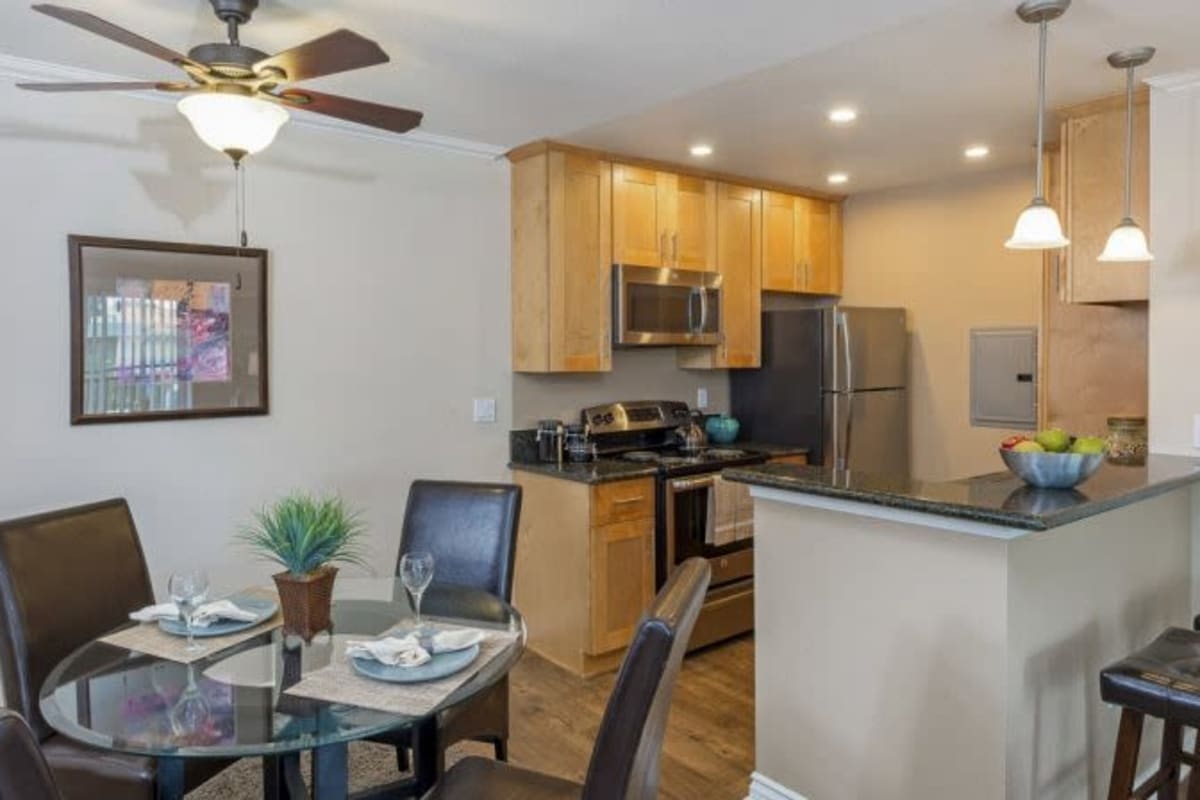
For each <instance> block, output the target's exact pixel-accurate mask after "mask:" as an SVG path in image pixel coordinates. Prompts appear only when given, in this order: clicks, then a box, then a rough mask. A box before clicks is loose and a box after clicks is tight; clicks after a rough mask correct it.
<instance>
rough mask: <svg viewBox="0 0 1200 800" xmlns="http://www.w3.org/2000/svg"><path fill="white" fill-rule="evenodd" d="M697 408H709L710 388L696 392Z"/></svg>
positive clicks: (703, 388)
mask: <svg viewBox="0 0 1200 800" xmlns="http://www.w3.org/2000/svg"><path fill="white" fill-rule="evenodd" d="M696 408H708V388H707V387H705V386H701V387H700V388H699V389H697V390H696Z"/></svg>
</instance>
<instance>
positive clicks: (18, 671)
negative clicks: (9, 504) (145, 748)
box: [0, 499, 228, 800]
mask: <svg viewBox="0 0 1200 800" xmlns="http://www.w3.org/2000/svg"><path fill="white" fill-rule="evenodd" d="M153 601H154V592H153V591H152V589H151V587H150V574H149V572H148V570H147V569H146V559H145V556H144V555H143V554H142V545H141V542H140V541H139V539H138V535H137V529H136V528H135V527H134V524H133V516H132V515H131V514H130V513H129V506H128V505H127V504H126V502H125V500H123V499H116V500H106V501H104V502H100V503H94V504H91V505H85V506H78V507H75V508H68V509H63V510H59V511H52V512H49V513H46V514H39V515H36V516H31V517H24V518H21V519H14V520H9V521H7V522H0V673H2V675H3V685H4V697H5V700H6V702H7V704H8V705H9V706H11V707H13V708H14V709H15V710H17V711H18V712H19V713H20V714H21V715H22V716H23V717H25V719H26V720H27V721H28V723H29V726H30V728H31V729H32V730H33V733H34V735H35V737H36V738H37V740H38V742H39V744H40V745H41V750H42V753H43V754H44V755H45V758H46V761H47V762H48V763H49V765H50V770H51V772H52V773H53V775H54V779H55V781H56V782H57V784H58V789H59V791H60V792H61V793H62V795H63V796H64V797H66V798H67V800H93V799H94V798H101V797H102V798H105V800H126V798H128V799H129V800H151V798H153V797H154V796H155V793H156V783H157V781H156V777H157V771H156V761H155V760H154V759H153V758H147V757H142V756H133V755H125V754H121V753H114V752H108V751H102V750H99V749H95V748H91V747H88V746H86V745H83V744H80V743H78V742H75V741H74V740H71V739H68V738H66V737H65V736H61V735H59V734H57V733H55V731H54V729H53V728H51V727H50V726H49V725H48V724H47V723H46V720H45V719H43V718H42V715H41V712H40V711H39V710H38V692H39V690H40V688H41V686H42V683H43V682H44V681H45V679H46V677H47V676H48V675H49V673H50V672H51V671H52V670H53V669H54V666H55V665H56V664H58V662H59V661H61V660H62V659H63V658H65V657H66V656H67V655H69V654H70V653H71V652H72V651H74V650H75V649H76V648H78V647H80V646H81V645H83V644H85V643H86V642H88V641H90V640H92V639H95V638H97V637H99V636H102V635H103V634H105V633H107V632H109V631H110V630H112V629H113V628H116V627H118V626H120V625H122V624H124V623H126V622H128V619H129V618H128V615H129V612H130V611H133V610H135V609H138V608H141V607H142V606H145V605H148V604H150V603H152V602H153ZM227 763H228V762H195V761H188V762H187V764H186V769H185V781H186V783H187V786H188V788H193V787H195V786H198V785H199V784H200V783H202V782H203V781H204V780H205V779H207V778H209V777H211V776H212V775H214V774H216V773H217V772H219V771H220V770H221V769H223V768H224V767H225V766H227Z"/></svg>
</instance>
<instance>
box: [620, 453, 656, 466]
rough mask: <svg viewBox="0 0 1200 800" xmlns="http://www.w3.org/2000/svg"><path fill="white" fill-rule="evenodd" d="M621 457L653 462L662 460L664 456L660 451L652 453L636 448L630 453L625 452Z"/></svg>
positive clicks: (648, 462) (643, 462)
mask: <svg viewBox="0 0 1200 800" xmlns="http://www.w3.org/2000/svg"><path fill="white" fill-rule="evenodd" d="M621 458H623V459H625V460H626V461H636V462H638V463H640V464H652V463H656V462H658V461H661V460H662V456H660V455H659V454H658V453H652V452H650V451H649V450H634V451H632V452H630V453H625V454H624V455H622V456H621Z"/></svg>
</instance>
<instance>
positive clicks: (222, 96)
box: [178, 92, 290, 160]
mask: <svg viewBox="0 0 1200 800" xmlns="http://www.w3.org/2000/svg"><path fill="white" fill-rule="evenodd" d="M178 108H179V113H181V114H183V115H184V116H185V117H187V119H188V122H190V123H192V129H193V130H195V131H196V135H197V136H199V137H200V139H201V141H203V142H204V143H205V144H206V145H208V146H209V147H211V148H212V149H214V150H218V151H220V152H222V153H226V154H227V155H229V156H230V157H231V158H233V159H234V160H238V159H240V158H242V156H247V155H254V154H255V153H258V152H261V151H262V150H265V149H266V148H267V146H269V145H270V144H271V142H273V141H275V134H277V133H278V132H279V129H280V128H281V127H283V124H284V123H285V122H287V121H288V119H290V115H289V114H288V112H287V109H285V108H283V107H282V106H278V105H275V104H274V103H268V102H267V101H266V100H259V99H258V98H256V97H247V96H245V95H240V94H228V93H225V92H204V93H201V94H193V95H188V96H187V97H185V98H183V99H182V100H180V101H179V106H178Z"/></svg>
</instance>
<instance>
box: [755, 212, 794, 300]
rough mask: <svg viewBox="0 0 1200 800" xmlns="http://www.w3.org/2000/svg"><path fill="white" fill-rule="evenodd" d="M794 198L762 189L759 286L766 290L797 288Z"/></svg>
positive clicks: (781, 290)
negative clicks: (760, 283)
mask: <svg viewBox="0 0 1200 800" xmlns="http://www.w3.org/2000/svg"><path fill="white" fill-rule="evenodd" d="M798 199H799V198H796V197H792V196H791V195H790V194H782V193H780V192H763V241H762V252H763V263H762V274H763V277H762V288H763V289H765V290H767V291H771V292H798V291H800V260H799V259H798V258H797V247H796V242H797V238H796V201H797V200H798Z"/></svg>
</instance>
